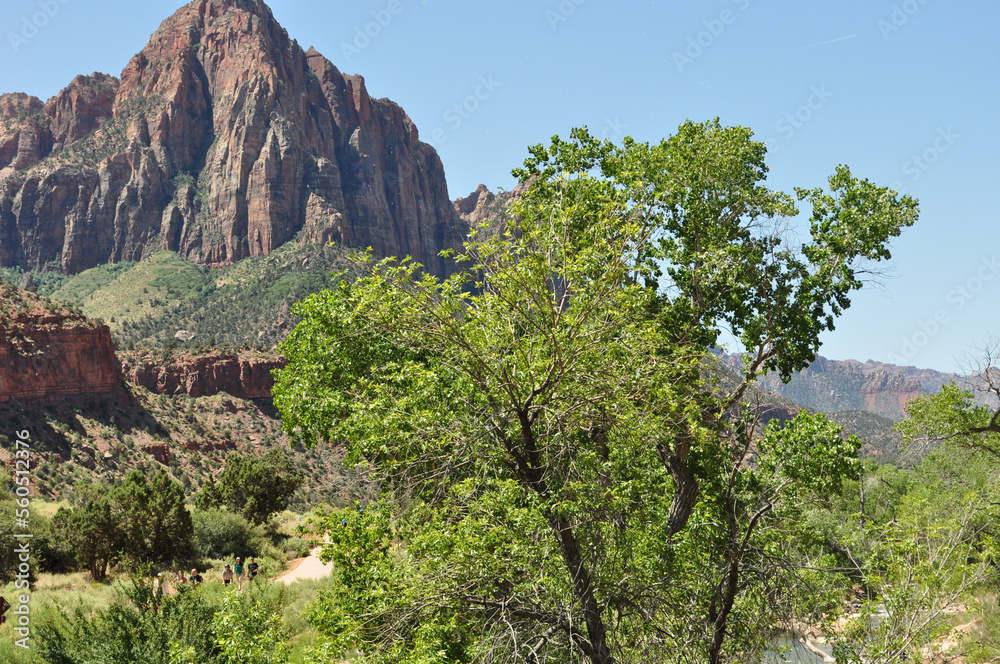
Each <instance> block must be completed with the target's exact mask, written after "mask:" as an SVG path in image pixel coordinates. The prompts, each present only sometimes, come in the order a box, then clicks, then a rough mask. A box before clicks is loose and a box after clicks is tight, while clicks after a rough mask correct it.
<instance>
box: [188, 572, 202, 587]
mask: <svg viewBox="0 0 1000 664" xmlns="http://www.w3.org/2000/svg"><path fill="white" fill-rule="evenodd" d="M188 580H189V581H190V582H191V587H192V588H197V587H198V586H200V585H201V584H202V582H203V581H204V580H205V579H203V578H201V574H198V570H196V569H193V570H191V578H190V579H188Z"/></svg>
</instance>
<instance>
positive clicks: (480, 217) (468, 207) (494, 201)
mask: <svg viewBox="0 0 1000 664" xmlns="http://www.w3.org/2000/svg"><path fill="white" fill-rule="evenodd" d="M533 181H534V180H529V181H527V182H521V183H519V184H518V185H517V186H516V187H514V188H513V189H511V190H510V191H501V192H500V193H498V194H494V193H493V192H491V191H490V190H489V188H488V187H487V186H486V185H485V184H481V185H479V186H478V187H476V190H475V191H474V192H472V193H471V194H469V195H468V196H466V197H465V198H456V199H455V200H454V201H452V207H454V208H455V212H457V213H458V216H459V217H460V218H461V219H462V221H464V222H465V223H466V224H468V225H470V226H475V225H477V224H482V223H483V222H490V225H491V226H492V227H498V226H499V225H500V224H501V223H502V222H504V221H506V220H507V214H506V212H507V206H508V205H510V204H511V203H513V202H514V201H516V200H517V199H518V198H520V197H521V195H522V194H524V192H526V191H527V190H528V188H529V187H530V186H531V183H532V182H533Z"/></svg>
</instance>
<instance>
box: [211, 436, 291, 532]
mask: <svg viewBox="0 0 1000 664" xmlns="http://www.w3.org/2000/svg"><path fill="white" fill-rule="evenodd" d="M304 481H305V478H304V477H303V475H302V472H301V471H299V470H298V469H297V468H296V467H295V464H294V463H292V460H291V459H289V457H288V455H287V454H285V453H284V452H282V451H280V450H271V451H270V452H268V453H267V454H265V455H264V456H263V457H255V456H246V455H242V454H231V455H230V456H229V458H228V459H226V468H225V470H223V471H222V473H221V474H220V475H219V481H218V482H216V481H215V480H214V478H212V479H210V480H209V482H208V483H207V484H206V485H205V487H204V488H203V489H202V490H201V492H200V493H199V494H198V496H197V497H196V499H195V504H196V505H197V507H198V508H199V509H203V510H207V509H211V508H213V507H220V506H221V507H226V508H228V509H229V510H230V511H232V512H234V513H236V514H239V515H241V516H242V517H243V518H245V519H246V520H247V521H250V522H251V523H253V524H255V525H260V524H262V523H265V522H267V520H268V519H270V518H271V516H272V515H274V514H277V513H278V512H280V511H281V510H283V509H285V508H286V507H288V499H289V498H291V497H292V496H293V495H295V492H296V491H298V490H299V488H300V487H301V486H302V483H303V482H304Z"/></svg>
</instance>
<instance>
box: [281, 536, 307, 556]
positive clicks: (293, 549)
mask: <svg viewBox="0 0 1000 664" xmlns="http://www.w3.org/2000/svg"><path fill="white" fill-rule="evenodd" d="M282 548H283V549H284V550H285V552H286V553H287V554H288V557H289V558H305V557H306V556H308V555H309V551H310V550H311V549H312V545H311V544H310V543H309V542H307V541H306V540H304V539H302V538H301V537H289V538H288V539H287V540H285V542H284V543H283V545H282Z"/></svg>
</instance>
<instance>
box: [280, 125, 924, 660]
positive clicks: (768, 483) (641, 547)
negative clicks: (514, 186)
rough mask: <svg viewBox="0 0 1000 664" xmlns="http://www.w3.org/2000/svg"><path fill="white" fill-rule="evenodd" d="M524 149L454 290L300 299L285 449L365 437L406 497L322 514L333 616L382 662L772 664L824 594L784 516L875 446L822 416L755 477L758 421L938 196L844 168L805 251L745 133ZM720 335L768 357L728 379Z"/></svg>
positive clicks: (331, 626) (291, 340)
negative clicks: (772, 388)
mask: <svg viewBox="0 0 1000 664" xmlns="http://www.w3.org/2000/svg"><path fill="white" fill-rule="evenodd" d="M530 152H531V156H530V157H529V158H528V159H527V160H526V162H525V168H523V169H519V170H516V171H515V175H516V176H517V177H518V178H519V179H520V180H521V181H525V182H530V183H531V186H530V188H529V189H528V190H527V191H526V192H525V193H524V194H523V195H522V196H521V197H520V198H519V199H518V200H517V201H516V202H514V203H513V204H512V206H511V208H510V210H509V213H510V214H509V217H508V219H509V222H508V224H507V225H506V226H505V227H503V228H499V229H497V228H493V227H491V226H489V225H484V226H483V227H482V228H480V229H477V233H476V234H474V235H473V237H472V238H471V239H470V241H469V242H468V243H467V244H466V246H465V248H464V251H462V252H460V253H454V252H452V257H453V258H454V260H455V262H456V265H457V266H458V268H459V269H460V270H461V271H460V272H458V273H456V274H454V275H453V276H451V277H449V278H448V279H445V280H443V281H439V280H437V279H435V278H434V277H433V276H431V275H428V274H427V273H425V272H423V271H422V270H420V269H419V266H416V265H414V264H413V263H412V262H411V261H409V260H403V261H402V262H401V263H398V264H396V263H394V262H393V261H383V262H381V263H378V264H377V265H375V266H373V268H372V270H371V275H370V276H367V277H364V278H361V279H358V280H357V281H355V282H354V283H352V284H348V283H346V282H342V283H341V284H340V285H339V286H338V287H337V288H336V289H334V290H332V291H324V292H322V293H319V294H317V295H314V296H311V297H309V298H307V299H306V300H304V301H303V302H302V303H301V304H298V305H296V307H295V308H294V309H293V312H294V313H296V314H298V315H300V316H302V317H303V321H302V322H301V323H300V324H299V325H298V326H297V327H296V328H295V330H293V331H292V333H291V334H290V335H289V337H288V339H287V341H286V342H285V343H283V344H282V346H281V350H282V352H283V354H284V355H285V356H286V357H287V358H288V359H289V362H290V363H289V365H288V366H287V368H286V369H284V370H283V371H281V372H280V373H279V375H278V381H277V385H276V387H275V389H274V396H275V403H276V405H277V406H278V408H279V409H280V410H281V412H282V414H283V421H284V425H285V427H286V430H287V431H288V432H289V433H290V434H292V435H295V436H297V437H298V438H299V439H301V440H302V441H304V442H306V443H307V444H310V445H314V444H317V443H321V442H338V443H339V442H341V441H346V444H347V446H348V458H349V459H350V460H351V462H353V463H355V464H357V465H359V466H362V467H366V468H370V469H371V470H372V475H373V479H374V480H376V481H378V482H380V483H381V486H382V488H383V490H384V495H383V497H382V499H381V501H380V502H379V503H377V504H372V505H369V506H367V507H366V508H365V510H364V511H363V512H361V513H355V512H344V513H339V514H334V515H333V516H332V517H329V518H327V519H326V520H324V521H323V523H322V524H321V526H320V528H321V531H322V532H325V533H327V534H328V536H329V537H330V541H331V544H330V546H329V547H328V549H327V554H326V555H328V556H329V557H331V558H332V559H333V560H335V561H337V562H339V564H338V565H337V570H338V571H337V575H338V576H337V580H338V584H337V585H336V586H335V588H334V590H333V591H331V593H330V594H329V595H326V596H325V597H324V598H323V600H321V601H320V602H319V603H318V606H317V610H316V612H315V613H314V620H315V622H316V624H317V625H319V626H320V627H321V629H322V630H323V631H324V632H325V633H326V634H327V635H328V636H329V637H330V639H331V642H330V645H329V647H330V648H331V649H332V651H331V652H339V653H340V655H341V656H344V655H345V654H347V653H348V651H349V650H351V649H357V650H358V651H359V653H360V655H359V657H360V661H364V662H380V663H381V662H386V663H388V662H413V663H416V662H439V661H440V662H444V661H477V660H478V661H503V660H507V659H524V660H526V661H559V662H562V661H566V662H569V661H581V660H583V659H587V660H589V661H591V662H594V663H595V664H606V663H608V662H611V661H613V660H614V661H619V662H628V661H642V662H659V661H671V662H674V661H706V660H707V661H710V662H713V663H716V662H721V661H723V660H724V659H726V658H729V657H736V656H737V655H738V656H739V657H742V658H743V659H752V657H753V653H755V652H760V651H761V650H762V649H763V647H764V646H765V645H766V639H767V636H768V634H769V632H770V630H772V629H773V627H774V625H775V624H776V623H777V621H778V620H779V619H780V618H781V617H783V616H784V615H785V612H786V611H789V610H793V609H794V610H795V611H800V612H801V611H812V612H818V611H820V610H821V609H822V608H824V606H823V604H824V602H826V601H827V600H828V599H829V597H830V596H831V595H830V593H828V592H825V591H824V592H821V593H819V594H817V593H814V592H813V590H814V586H815V585H816V584H815V583H812V581H813V579H812V577H813V576H815V574H813V573H812V572H810V571H809V570H808V569H806V567H808V565H806V566H805V567H803V568H796V567H795V566H794V565H789V564H786V563H784V562H782V561H786V560H788V559H789V558H788V557H786V555H785V553H787V552H790V549H791V547H789V546H788V545H787V544H786V540H787V539H788V531H789V530H790V528H789V527H787V526H786V525H785V524H787V523H788V522H789V521H788V520H786V518H783V517H788V515H793V514H798V513H801V510H802V505H803V504H804V503H805V502H806V501H814V500H819V498H818V497H817V496H821V495H822V493H823V492H826V491H836V490H838V489H840V488H841V487H842V485H843V482H844V481H845V480H846V481H849V480H850V478H857V477H858V470H859V467H858V464H857V460H856V456H857V449H858V447H859V443H858V441H857V440H856V439H848V440H842V439H841V437H840V435H839V428H838V427H836V426H835V425H833V424H831V423H829V422H827V421H826V420H825V419H824V418H822V417H809V416H805V415H802V416H800V417H798V418H796V419H795V420H794V421H793V422H791V423H790V424H789V425H788V426H787V427H786V428H782V427H777V426H775V427H773V428H771V429H769V430H768V431H767V432H766V433H765V434H764V438H763V439H762V440H761V441H760V443H761V448H760V449H761V454H760V457H759V463H758V464H755V463H753V460H752V448H753V443H754V442H755V439H756V438H757V436H756V434H755V431H756V430H757V428H756V427H757V425H758V421H757V413H755V412H753V411H752V410H751V409H750V408H748V407H742V408H741V407H739V404H740V403H741V401H742V399H743V397H744V395H745V394H746V391H747V389H748V388H749V385H750V383H751V382H753V380H755V379H756V378H757V377H758V376H759V375H761V374H762V373H763V372H766V371H774V372H777V373H778V374H779V375H780V376H782V377H784V378H787V377H788V376H789V375H790V374H791V373H792V372H793V371H795V370H798V369H800V368H802V367H803V366H805V365H806V364H807V363H808V362H809V361H810V360H812V358H813V357H814V355H815V352H816V350H817V349H818V347H819V335H820V333H821V332H823V331H825V330H828V329H832V327H833V320H834V318H835V317H836V316H837V315H839V314H840V313H841V312H842V311H843V309H845V308H846V307H847V306H848V305H849V304H850V301H849V297H848V296H849V294H850V293H851V292H852V291H853V290H855V289H857V288H859V287H860V285H861V282H860V279H859V277H858V275H859V272H858V270H859V269H861V268H863V267H864V264H865V262H866V261H877V260H882V259H885V258H887V257H888V250H887V248H886V243H887V242H888V240H889V239H890V238H892V237H894V236H896V235H898V234H899V232H900V231H901V229H902V228H905V227H906V226H908V225H910V224H911V223H913V221H914V219H915V218H916V203H915V202H914V201H913V200H912V199H910V198H908V197H903V198H898V197H897V196H895V195H893V194H892V193H891V192H889V191H888V190H886V189H884V188H878V187H875V186H874V185H872V184H871V183H869V182H867V181H865V180H858V179H855V178H853V177H852V176H851V175H850V172H849V171H848V170H847V169H846V168H844V167H840V168H838V169H837V171H836V173H835V175H834V176H833V177H832V178H831V179H830V187H831V190H832V192H831V193H830V194H825V193H823V192H822V191H820V190H809V191H800V192H799V199H800V200H808V201H809V202H811V203H812V205H813V217H812V223H811V237H810V239H809V240H808V241H806V242H805V243H803V244H801V245H798V244H794V245H793V244H789V243H788V242H786V240H785V238H783V237H782V236H781V234H780V231H779V230H778V229H780V227H781V224H782V221H781V220H782V218H783V217H791V216H793V215H795V214H796V209H795V205H794V200H793V199H792V198H791V197H790V196H787V195H785V194H783V193H780V192H774V191H771V190H769V189H767V188H766V186H765V185H764V178H765V176H766V172H767V169H766V166H765V165H764V153H765V148H764V145H763V144H762V143H759V142H756V141H753V140H752V139H751V134H750V132H749V130H747V129H744V128H740V127H735V128H724V127H721V126H720V125H719V123H718V122H717V121H715V122H708V123H703V124H696V123H691V122H688V123H685V124H684V125H682V126H681V127H680V129H679V130H678V133H677V134H676V135H675V136H673V137H671V138H669V139H666V140H664V141H663V142H661V143H660V144H658V145H649V144H643V143H638V142H635V141H633V140H632V139H628V138H626V139H625V141H624V144H623V145H622V146H620V147H618V146H615V145H613V144H611V143H610V142H601V141H598V140H597V139H595V138H593V137H592V136H590V134H589V133H588V132H587V131H586V130H574V131H573V133H572V135H571V140H569V141H563V140H562V139H559V138H558V137H555V138H553V140H552V144H551V146H549V147H545V146H541V145H539V146H534V147H532V148H530ZM723 329H728V330H730V331H731V332H732V333H733V334H735V336H737V337H738V338H739V339H740V340H741V342H742V343H743V344H744V345H745V346H746V347H747V348H749V349H750V350H751V352H750V353H749V354H748V356H747V357H748V359H747V361H746V365H745V367H744V372H743V374H744V375H743V376H742V377H741V379H740V380H739V381H736V382H737V385H735V386H733V385H731V384H730V383H729V382H727V380H728V379H726V380H723V379H721V378H719V377H718V376H717V374H716V373H715V372H713V371H711V370H710V369H711V368H712V367H714V366H715V364H714V363H715V360H714V356H711V355H710V353H709V349H710V348H711V347H713V346H714V345H715V344H716V343H717V342H718V341H719V339H720V335H721V334H722V331H723ZM799 560H801V559H799ZM750 570H752V572H751V571H750Z"/></svg>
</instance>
